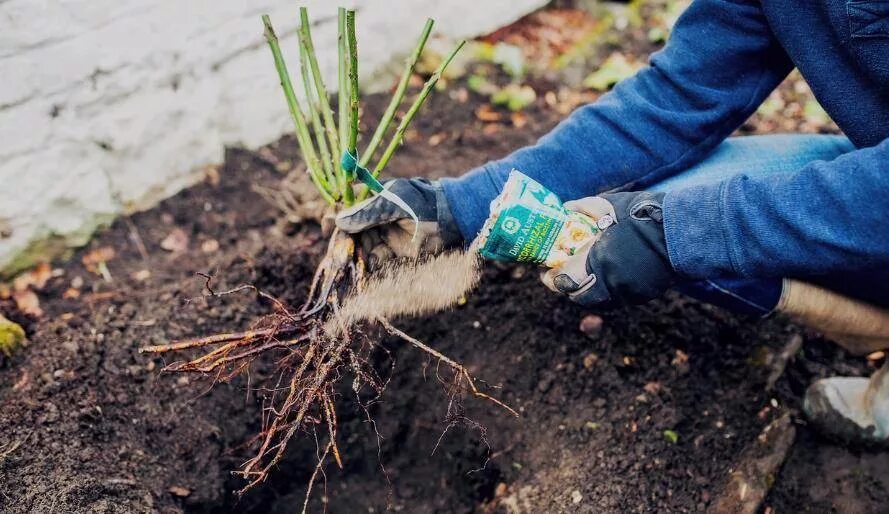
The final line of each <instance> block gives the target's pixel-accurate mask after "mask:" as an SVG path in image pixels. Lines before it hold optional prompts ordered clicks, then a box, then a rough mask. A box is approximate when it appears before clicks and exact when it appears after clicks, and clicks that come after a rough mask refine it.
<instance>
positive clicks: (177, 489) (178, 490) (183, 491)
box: [167, 485, 191, 498]
mask: <svg viewBox="0 0 889 514" xmlns="http://www.w3.org/2000/svg"><path fill="white" fill-rule="evenodd" d="M167 490H168V491H170V494H172V495H173V496H178V497H180V498H185V497H186V496H188V495H189V494H191V489H189V488H187V487H182V486H181V485H174V486H171V487H170V488H169V489H167Z"/></svg>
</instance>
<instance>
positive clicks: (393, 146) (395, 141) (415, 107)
mask: <svg viewBox="0 0 889 514" xmlns="http://www.w3.org/2000/svg"><path fill="white" fill-rule="evenodd" d="M465 44H466V41H460V43H458V44H457V46H455V47H454V49H453V50H451V53H450V54H449V55H448V56H447V58H446V59H445V60H444V61H442V63H441V64H440V65H439V66H438V69H436V70H435V73H433V74H432V76H430V77H429V79H428V80H427V81H426V83H425V84H423V89H421V90H420V94H419V95H417V98H416V100H414V103H413V104H412V105H411V107H410V109H408V111H407V113H405V115H404V117H403V118H401V122H400V123H399V124H398V128H397V129H395V135H394V136H392V140H391V141H390V142H389V146H387V147H386V151H385V152H383V156H382V157H380V160H379V162H377V165H376V166H374V169H373V175H374V177H378V176H379V175H380V172H381V171H383V169H384V168H385V167H386V165H387V164H389V160H390V159H392V155H393V154H395V150H397V149H398V147H399V146H400V145H401V141H402V139H403V138H404V133H405V131H407V128H408V126H409V125H410V124H411V121H413V119H414V116H416V115H417V112H418V111H419V110H420V107H422V106H423V102H425V101H426V98H427V97H428V96H429V93H430V92H431V91H432V88H434V87H435V84H436V83H438V79H440V78H441V74H442V73H443V72H444V70H445V68H447V67H448V65H449V64H450V63H451V61H452V60H454V57H455V56H456V55H457V52H459V51H460V49H461V48H463V45H465ZM367 193H368V191H367V190H366V189H365V190H364V191H362V192H361V194H360V195H359V200H361V199H364V198H365V197H366V196H367Z"/></svg>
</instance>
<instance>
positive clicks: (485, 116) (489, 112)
mask: <svg viewBox="0 0 889 514" xmlns="http://www.w3.org/2000/svg"><path fill="white" fill-rule="evenodd" d="M475 117H476V118H478V120H479V121H483V122H485V123H493V122H497V121H500V120H501V119H502V118H503V116H502V115H501V114H500V113H499V112H497V111H495V110H494V109H493V108H492V107H491V106H490V105H488V104H484V105H481V106H479V107H478V108H477V109H476V110H475Z"/></svg>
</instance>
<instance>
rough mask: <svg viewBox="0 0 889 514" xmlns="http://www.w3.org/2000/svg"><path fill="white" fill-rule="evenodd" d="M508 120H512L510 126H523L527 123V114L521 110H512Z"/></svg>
mask: <svg viewBox="0 0 889 514" xmlns="http://www.w3.org/2000/svg"><path fill="white" fill-rule="evenodd" d="M509 119H510V121H512V126H513V127H515V128H523V127H524V126H525V125H527V124H528V116H526V115H525V113H523V112H514V113H512V114H510V115H509Z"/></svg>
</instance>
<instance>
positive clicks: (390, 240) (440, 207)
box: [336, 178, 463, 267]
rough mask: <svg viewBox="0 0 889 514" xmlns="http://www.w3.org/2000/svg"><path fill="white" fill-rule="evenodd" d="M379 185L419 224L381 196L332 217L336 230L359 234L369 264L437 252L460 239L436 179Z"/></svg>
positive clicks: (400, 181)
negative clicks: (413, 213) (395, 196)
mask: <svg viewBox="0 0 889 514" xmlns="http://www.w3.org/2000/svg"><path fill="white" fill-rule="evenodd" d="M383 187H385V188H386V189H388V190H389V191H391V192H392V193H394V194H395V195H397V196H398V197H399V198H401V199H402V200H403V201H404V202H405V203H406V204H408V205H409V206H410V207H411V209H413V210H414V212H415V213H416V215H417V218H418V219H419V224H416V223H414V221H413V220H412V219H411V217H410V215H409V214H408V213H407V212H406V211H405V210H404V209H402V208H401V207H398V206H397V205H395V204H394V203H392V202H390V201H389V200H387V199H385V198H383V197H382V196H374V197H373V198H369V199H367V200H365V201H363V202H361V203H360V204H358V205H355V206H353V207H350V208H348V209H345V210H343V211H342V212H340V213H339V214H338V215H337V217H336V226H337V227H339V228H340V230H343V231H345V232H348V233H350V234H359V233H360V234H361V237H360V241H361V244H362V247H363V248H364V250H365V251H366V252H367V255H368V261H369V264H370V265H371V267H373V266H374V265H376V264H379V263H382V262H385V261H387V260H389V259H392V258H394V257H416V256H418V255H421V254H430V253H432V254H434V253H439V252H441V251H442V250H444V249H447V248H452V247H456V246H459V245H460V244H461V243H462V242H463V237H462V235H461V234H460V229H459V228H458V227H457V222H456V221H455V220H454V216H453V214H451V209H450V207H448V202H447V198H446V197H445V194H444V191H443V190H442V187H441V184H440V183H439V182H437V181H435V182H432V181H429V180H427V179H425V178H410V179H406V178H399V179H395V180H391V181H389V182H386V183H385V184H384V186H383ZM415 231H416V236H415V235H414V232H415Z"/></svg>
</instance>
